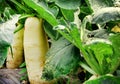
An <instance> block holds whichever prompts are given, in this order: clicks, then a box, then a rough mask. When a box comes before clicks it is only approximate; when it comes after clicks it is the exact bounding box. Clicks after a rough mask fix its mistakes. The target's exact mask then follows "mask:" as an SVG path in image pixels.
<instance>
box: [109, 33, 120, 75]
mask: <svg viewBox="0 0 120 84" xmlns="http://www.w3.org/2000/svg"><path fill="white" fill-rule="evenodd" d="M119 38H120V33H118V34H114V35H111V36H110V37H109V39H110V41H111V42H112V47H113V51H114V55H113V56H112V57H111V60H112V61H111V67H110V68H109V70H110V73H113V72H114V71H115V70H116V69H117V67H118V66H119V65H120V53H119V52H120V39H119Z"/></svg>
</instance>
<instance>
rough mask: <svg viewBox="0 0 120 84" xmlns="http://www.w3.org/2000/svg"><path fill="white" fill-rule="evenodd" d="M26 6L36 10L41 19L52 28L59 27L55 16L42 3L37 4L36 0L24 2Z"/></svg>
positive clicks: (25, 0)
mask: <svg viewBox="0 0 120 84" xmlns="http://www.w3.org/2000/svg"><path fill="white" fill-rule="evenodd" d="M23 1H24V2H25V4H26V5H28V6H29V7H31V8H32V9H34V10H35V11H36V12H37V13H38V14H39V15H40V17H42V18H43V19H45V20H46V21H48V23H49V24H51V25H52V26H56V25H58V21H57V19H56V17H55V16H54V14H53V13H52V12H50V11H49V10H48V8H47V7H45V5H44V4H43V3H42V2H36V1H34V0H23Z"/></svg>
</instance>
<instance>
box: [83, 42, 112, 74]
mask: <svg viewBox="0 0 120 84" xmlns="http://www.w3.org/2000/svg"><path fill="white" fill-rule="evenodd" d="M85 49H86V51H87V52H88V54H89V56H90V60H89V61H90V62H91V63H92V62H93V64H92V65H90V66H91V68H93V70H95V72H96V71H99V72H96V73H97V74H100V75H102V74H107V73H109V72H110V70H109V68H111V63H112V58H113V53H114V52H113V48H112V45H110V44H106V43H104V42H100V41H99V40H98V42H93V43H92V44H88V45H86V46H85ZM92 58H93V59H94V60H93V59H92ZM94 63H95V64H96V65H97V64H98V65H97V66H96V65H95V64H94ZM94 67H95V68H94Z"/></svg>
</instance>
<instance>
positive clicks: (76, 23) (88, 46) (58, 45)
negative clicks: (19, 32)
mask: <svg viewBox="0 0 120 84" xmlns="http://www.w3.org/2000/svg"><path fill="white" fill-rule="evenodd" d="M0 3H2V4H5V5H4V6H3V5H2V7H1V8H2V9H1V10H0V15H1V18H0V21H1V22H0V23H1V24H0V25H3V22H5V23H7V22H6V21H7V20H8V19H6V15H7V17H8V15H11V13H10V12H8V9H6V8H7V7H9V8H10V10H12V9H11V8H14V10H12V11H14V12H12V14H13V13H15V14H20V15H21V17H20V18H19V22H20V23H21V24H23V25H24V20H25V18H27V17H29V16H37V17H39V18H43V19H44V29H45V32H46V33H47V35H48V36H49V38H50V40H51V41H52V42H51V48H50V50H49V51H48V53H47V60H46V64H45V68H44V71H43V78H45V79H47V80H48V79H49V80H51V79H54V78H59V77H61V76H66V75H68V74H70V73H71V72H73V71H74V70H75V69H76V67H78V64H79V65H80V66H81V67H83V68H84V69H86V70H87V71H89V72H90V73H91V74H95V75H106V74H109V73H110V74H111V73H113V72H114V71H115V70H116V69H117V67H118V66H119V62H120V54H119V51H120V43H119V38H120V34H119V33H117V34H116V33H112V32H111V28H113V26H115V25H117V24H118V23H119V21H120V8H119V4H120V2H119V0H69V1H67V0H10V1H9V0H1V2H0ZM8 3H9V4H8ZM2 11H4V12H2ZM5 23H4V24H5ZM13 23H15V22H13ZM7 25H8V23H7ZM13 25H14V24H13ZM2 29H3V27H2V26H0V36H1V35H4V33H1V32H2ZM5 30H7V28H5ZM12 32H13V30H12ZM5 34H9V33H7V32H5ZM111 34H112V35H111ZM10 35H12V34H10ZM4 36H5V35H4ZM7 36H9V35H7ZM1 38H2V37H0V57H4V60H5V56H6V53H5V52H6V50H4V48H3V47H2V46H4V45H5V46H6V45H7V43H6V42H3V41H6V40H5V39H3V40H2V41H1ZM11 39H12V38H11ZM2 43H4V44H2ZM9 46H10V43H9ZM5 49H6V48H5ZM76 49H77V51H76ZM79 50H80V52H81V53H80V54H79ZM3 51H4V52H3ZM3 54H4V56H3ZM81 58H84V60H81ZM4 60H3V59H2V58H1V59H0V62H2V63H1V65H2V64H3V63H4ZM104 78H105V79H107V78H108V80H109V79H110V80H111V81H112V80H113V81H118V78H114V77H113V78H111V77H109V76H103V78H100V79H99V78H98V80H99V81H103V79H104ZM108 80H106V81H108ZM91 82H92V81H91ZM108 82H109V81H108ZM93 83H97V84H99V83H98V82H92V84H93ZM103 83H105V82H103ZM111 83H112V82H111ZM86 84H91V83H89V82H86Z"/></svg>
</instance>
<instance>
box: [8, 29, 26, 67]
mask: <svg viewBox="0 0 120 84" xmlns="http://www.w3.org/2000/svg"><path fill="white" fill-rule="evenodd" d="M23 33H24V29H23V28H22V29H21V30H19V31H18V32H16V33H15V34H14V38H13V43H12V45H11V47H12V52H11V49H10V48H9V50H8V55H7V60H6V67H7V68H9V69H15V68H18V67H19V66H20V64H21V63H22V62H23V60H24V57H23V55H24V49H23ZM12 53H13V54H12Z"/></svg>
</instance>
